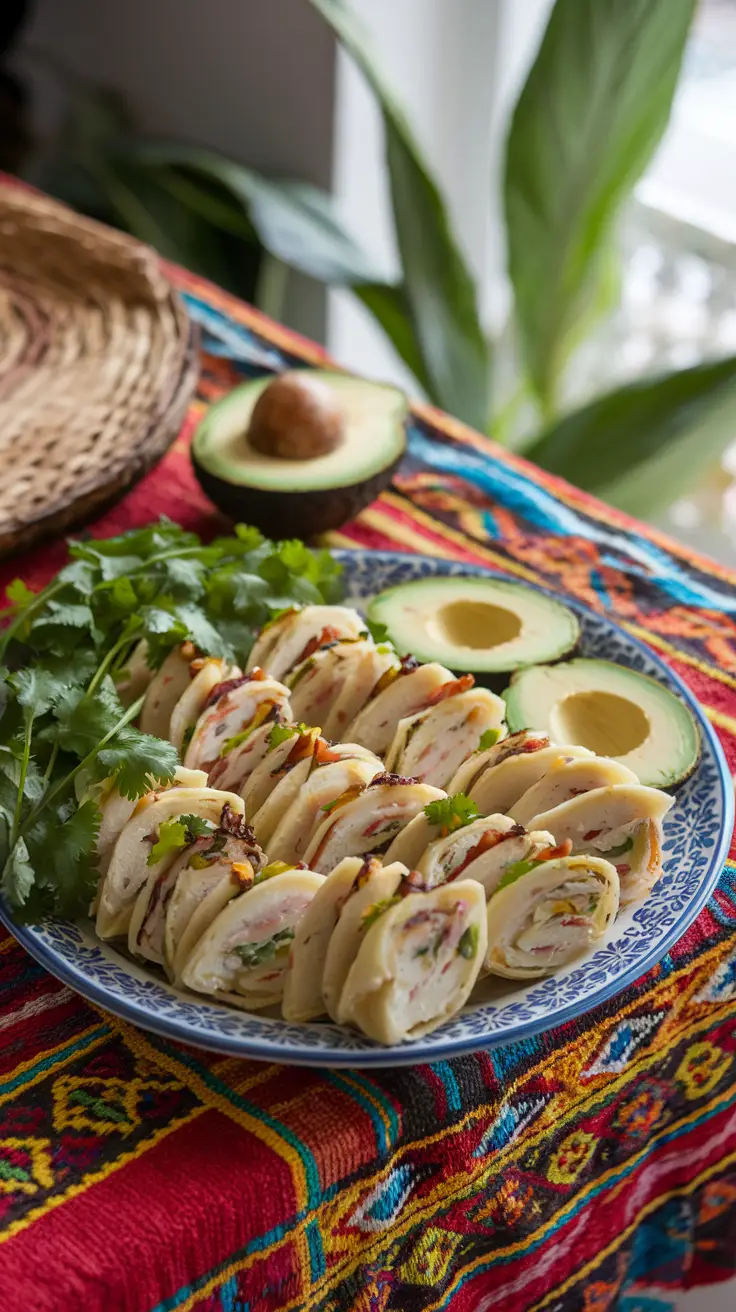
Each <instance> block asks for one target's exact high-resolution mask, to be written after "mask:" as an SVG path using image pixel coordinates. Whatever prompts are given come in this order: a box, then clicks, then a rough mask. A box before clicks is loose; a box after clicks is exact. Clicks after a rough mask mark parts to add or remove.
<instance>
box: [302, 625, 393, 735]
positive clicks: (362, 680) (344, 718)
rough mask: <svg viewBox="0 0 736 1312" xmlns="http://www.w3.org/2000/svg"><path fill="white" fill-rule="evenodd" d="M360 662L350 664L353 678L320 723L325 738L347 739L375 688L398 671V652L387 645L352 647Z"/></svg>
mask: <svg viewBox="0 0 736 1312" xmlns="http://www.w3.org/2000/svg"><path fill="white" fill-rule="evenodd" d="M353 646H354V649H355V650H357V652H358V658H357V659H356V658H353V659H352V660H351V663H350V677H349V678H348V679H346V680H345V682H344V683H343V685H342V688H341V690H340V692H339V693H338V695H337V696H336V697H335V698H334V699H333V701H332V703H331V704H330V706H329V708H328V711H327V715H326V716H325V717H324V718H323V719H321V720H318V721H317V723H318V724H321V726H322V732H323V734H324V736H325V738H329V739H332V740H333V741H335V742H337V741H339V740H340V739H345V738H347V737H348V728H349V726H350V725H351V724H352V722H353V720H354V719H355V717H356V716H357V715H358V713H359V712H360V711H362V709H363V707H364V706H365V705H366V703H367V702H368V700H369V699H370V697H371V695H372V693H373V690H374V688H375V687H376V685H377V684H378V683H379V682H380V680H381V679H382V678H384V676H386V675H387V673H388V672H389V671H392V670H394V669H399V667H400V661H399V658H398V656H397V655H396V652H395V651H394V650H393V648H392V647H389V646H388V645H387V644H386V643H379V645H378V646H376V645H375V644H374V643H372V642H367V641H363V642H360V643H354V644H353Z"/></svg>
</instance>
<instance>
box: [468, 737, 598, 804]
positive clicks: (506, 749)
mask: <svg viewBox="0 0 736 1312" xmlns="http://www.w3.org/2000/svg"><path fill="white" fill-rule="evenodd" d="M549 746H550V741H549V735H548V734H546V733H541V732H537V730H536V729H521V730H520V731H519V732H518V733H512V734H509V735H508V737H507V738H497V739H496V741H495V742H492V743H489V744H488V745H487V746H485V745H484V744H483V743H482V741H481V740H479V741H478V746H477V747H476V750H475V751H474V752H473V754H472V756H469V757H468V758H467V760H466V761H464V762H463V764H462V765H461V766H459V768H458V769H457V771H456V772H455V774H454V776H453V778H452V779H451V780H450V783H449V785H448V787H449V790H450V792H451V793H465V794H466V795H467V794H468V792H469V791H470V789H471V788H472V786H473V784H474V783H477V781H478V779H479V778H480V776H481V775H482V774H483V773H484V771H486V770H490V769H492V767H493V766H494V765H500V764H501V762H502V761H505V760H506V758H507V757H509V756H527V755H531V754H533V753H534V752H541V751H543V750H544V749H545V747H549ZM590 755H591V756H592V755H593V753H592V752H591V753H590Z"/></svg>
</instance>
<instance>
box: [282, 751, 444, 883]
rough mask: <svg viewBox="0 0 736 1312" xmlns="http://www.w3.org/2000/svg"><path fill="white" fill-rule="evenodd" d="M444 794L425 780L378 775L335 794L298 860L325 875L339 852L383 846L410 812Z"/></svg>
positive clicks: (410, 817)
mask: <svg viewBox="0 0 736 1312" xmlns="http://www.w3.org/2000/svg"><path fill="white" fill-rule="evenodd" d="M444 796H445V794H444V793H443V792H442V790H441V789H439V788H433V787H432V786H431V784H418V783H415V782H414V780H412V779H405V778H403V777H402V776H401V775H391V774H379V775H377V776H376V778H374V779H373V780H371V782H370V783H369V784H368V785H366V786H364V787H363V786H360V785H356V786H355V787H354V788H349V789H348V790H347V791H346V792H345V793H343V794H342V796H341V797H338V798H336V799H335V801H334V802H333V803H332V806H331V808H330V810H329V812H328V813H327V815H326V816H325V819H324V820H323V821H322V823H321V824H320V825H318V827H317V828H316V829H315V831H314V833H313V834H312V837H311V839H310V841H309V845H308V847H307V850H306V852H305V853H304V860H305V861H306V862H307V865H308V866H309V867H310V869H312V870H319V871H320V872H321V873H322V874H327V873H328V872H329V871H330V870H332V869H333V868H334V867H335V866H336V865H337V863H338V861H342V859H343V857H346V856H362V855H363V854H364V853H366V852H376V853H379V852H381V851H385V850H387V849H388V847H389V846H390V845H391V843H392V842H393V840H394V838H395V837H396V835H397V834H398V833H399V831H400V830H401V829H403V828H404V826H405V825H408V823H409V821H410V820H413V819H414V816H415V815H418V814H419V812H420V811H422V810H423V809H424V807H425V806H427V805H428V803H429V802H434V801H436V800H437V799H438V798H441V797H444Z"/></svg>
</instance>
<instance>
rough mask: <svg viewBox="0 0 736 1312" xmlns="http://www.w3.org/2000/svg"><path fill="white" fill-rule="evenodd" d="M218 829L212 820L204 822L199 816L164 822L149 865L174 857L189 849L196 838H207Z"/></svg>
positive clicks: (188, 816)
mask: <svg viewBox="0 0 736 1312" xmlns="http://www.w3.org/2000/svg"><path fill="white" fill-rule="evenodd" d="M216 829H217V825H213V824H212V822H211V821H210V820H202V818H201V817H200V816H198V815H181V816H179V819H178V820H164V822H163V824H162V825H160V827H159V831H158V835H157V838H156V842H155V843H154V845H153V847H152V848H151V851H150V853H149V856H148V861H147V864H148V865H149V866H155V865H156V864H157V863H158V862H159V861H162V860H163V858H164V857H166V856H173V855H174V854H175V853H176V852H178V851H179V850H180V849H181V848H183V847H189V844H190V843H193V842H194V840H195V839H196V838H207V837H209V835H210V834H214V833H215V831H216Z"/></svg>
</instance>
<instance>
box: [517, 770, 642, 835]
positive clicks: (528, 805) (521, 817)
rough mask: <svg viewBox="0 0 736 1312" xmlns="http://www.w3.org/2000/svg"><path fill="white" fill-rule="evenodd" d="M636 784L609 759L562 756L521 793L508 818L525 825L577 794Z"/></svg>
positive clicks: (628, 772) (630, 772) (628, 774)
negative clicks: (595, 789)
mask: <svg viewBox="0 0 736 1312" xmlns="http://www.w3.org/2000/svg"><path fill="white" fill-rule="evenodd" d="M638 782H639V780H638V779H637V777H636V775H635V774H634V771H633V770H630V769H629V767H628V766H627V765H622V764H621V763H620V762H619V761H613V760H609V758H608V757H605V756H592V757H579V758H577V759H572V760H571V759H569V758H567V759H566V758H565V757H564V756H563V757H562V758H561V759H560V760H558V761H555V762H554V763H553V764H552V765H551V766H550V767H549V769H548V770H547V771H546V773H545V774H544V775H543V776H542V778H541V779H539V780H538V781H537V783H535V784H532V786H531V788H528V789H527V791H526V792H525V793H522V795H521V797H520V798H519V800H518V802H514V805H513V806H512V807H510V809H509V815H510V816H513V818H514V820H518V822H519V824H521V825H525V824H528V822H529V821H530V820H532V819H533V818H534V816H535V815H539V814H540V812H542V811H551V809H552V807H553V806H559V805H560V804H561V803H562V802H569V801H570V799H571V798H572V797H577V796H578V795H579V794H580V793H589V792H591V790H592V789H594V788H605V787H606V786H607V785H608V784H638Z"/></svg>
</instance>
